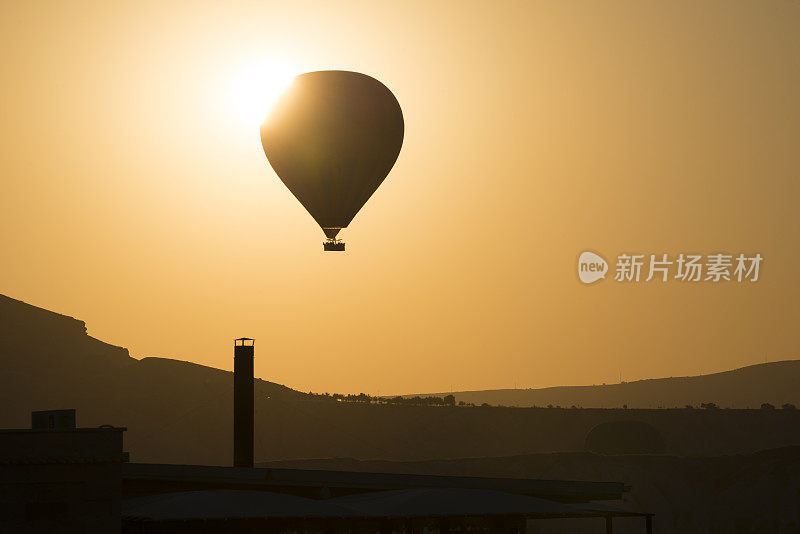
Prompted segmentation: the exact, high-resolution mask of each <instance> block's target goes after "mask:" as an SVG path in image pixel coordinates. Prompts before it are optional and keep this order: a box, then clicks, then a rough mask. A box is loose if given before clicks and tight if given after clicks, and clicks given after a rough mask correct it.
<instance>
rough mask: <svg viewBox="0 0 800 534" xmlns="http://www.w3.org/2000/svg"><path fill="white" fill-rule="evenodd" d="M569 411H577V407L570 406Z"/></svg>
mask: <svg viewBox="0 0 800 534" xmlns="http://www.w3.org/2000/svg"><path fill="white" fill-rule="evenodd" d="M570 409H572V410H577V409H578V407H577V406H575V405H574V404H573V405H572V406H570Z"/></svg>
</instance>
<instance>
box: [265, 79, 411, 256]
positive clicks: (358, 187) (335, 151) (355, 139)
mask: <svg viewBox="0 0 800 534" xmlns="http://www.w3.org/2000/svg"><path fill="white" fill-rule="evenodd" d="M403 128H404V124H403V112H402V111H401V109H400V104H399V103H398V102H397V99H396V98H395V97H394V95H393V94H392V92H391V91H390V90H389V89H388V88H387V87H386V86H385V85H383V84H382V83H381V82H379V81H378V80H376V79H375V78H372V77H370V76H367V75H366V74H360V73H358V72H349V71H337V70H329V71H318V72H308V73H306V74H301V75H299V76H297V77H296V78H295V79H294V81H293V82H292V84H291V85H290V86H289V88H288V89H287V91H286V92H285V93H284V94H283V95H282V96H281V97H280V98H279V99H278V101H277V102H276V103H275V105H274V107H273V110H272V112H271V113H270V115H269V116H268V117H267V119H266V120H265V121H264V123H263V124H262V125H261V145H262V146H263V147H264V154H265V155H266V156H267V160H269V163H270V165H272V168H273V169H274V170H275V173H276V174H277V175H278V177H279V178H280V179H281V181H282V182H283V183H284V184H285V185H286V187H287V188H288V189H289V191H291V192H292V194H293V195H294V196H295V197H297V200H299V201H300V203H301V204H302V205H303V207H304V208H306V210H308V212H309V213H310V214H311V216H312V217H314V220H315V221H317V223H318V224H319V225H320V227H321V228H322V231H323V232H324V233H325V237H326V238H327V239H326V240H325V242H324V244H323V245H324V250H344V242H343V241H341V240H339V239H337V238H336V236H337V235H338V234H339V231H340V230H341V229H342V228H346V227H347V225H348V224H350V221H352V220H353V217H355V215H356V213H358V211H359V210H360V209H361V207H362V206H363V205H364V204H365V203H366V202H367V200H369V197H371V196H372V194H373V193H374V192H375V190H376V189H377V188H378V186H379V185H381V183H382V182H383V180H384V179H385V178H386V175H388V174H389V171H390V170H391V169H392V166H393V165H394V162H395V161H396V160H397V156H398V155H399V154H400V147H401V146H402V144H403Z"/></svg>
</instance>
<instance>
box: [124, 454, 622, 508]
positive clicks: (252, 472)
mask: <svg viewBox="0 0 800 534" xmlns="http://www.w3.org/2000/svg"><path fill="white" fill-rule="evenodd" d="M122 469H123V470H122V473H123V474H122V476H123V482H124V483H125V484H127V485H129V486H130V485H137V484H138V486H139V493H140V494H141V493H150V494H153V493H164V491H161V489H163V488H171V491H176V489H175V488H178V489H180V488H183V489H195V490H201V489H247V490H260V491H273V492H292V490H293V489H294V490H296V489H301V488H305V489H316V490H317V491H320V490H323V489H327V490H329V491H330V490H343V491H339V492H337V493H339V494H347V493H361V492H365V491H388V490H403V489H411V488H415V489H420V488H461V489H473V490H494V491H502V492H505V493H512V494H518V495H528V496H532V497H539V498H543V499H548V500H552V501H558V502H570V503H579V502H590V501H602V500H619V499H621V498H622V494H623V493H624V492H625V491H628V490H629V488H628V487H627V486H625V484H624V483H622V482H587V481H572V480H541V479H525V478H485V477H460V476H437V475H409V474H394V473H364V472H354V471H327V470H315V469H275V468H246V467H221V466H202V465H175V464H142V463H128V464H124V465H123V466H122ZM168 491H169V490H168Z"/></svg>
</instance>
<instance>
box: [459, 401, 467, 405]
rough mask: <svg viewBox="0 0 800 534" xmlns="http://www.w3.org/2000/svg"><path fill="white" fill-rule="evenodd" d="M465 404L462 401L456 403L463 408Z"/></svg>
mask: <svg viewBox="0 0 800 534" xmlns="http://www.w3.org/2000/svg"><path fill="white" fill-rule="evenodd" d="M465 404H466V403H465V402H464V401H458V405H459V406H464V405H465Z"/></svg>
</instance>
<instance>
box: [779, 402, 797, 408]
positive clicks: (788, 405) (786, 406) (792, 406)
mask: <svg viewBox="0 0 800 534" xmlns="http://www.w3.org/2000/svg"><path fill="white" fill-rule="evenodd" d="M781 408H783V409H784V410H796V409H797V406H795V405H794V404H792V403H791V402H787V403H786V404H784V405H783V406H781Z"/></svg>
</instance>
